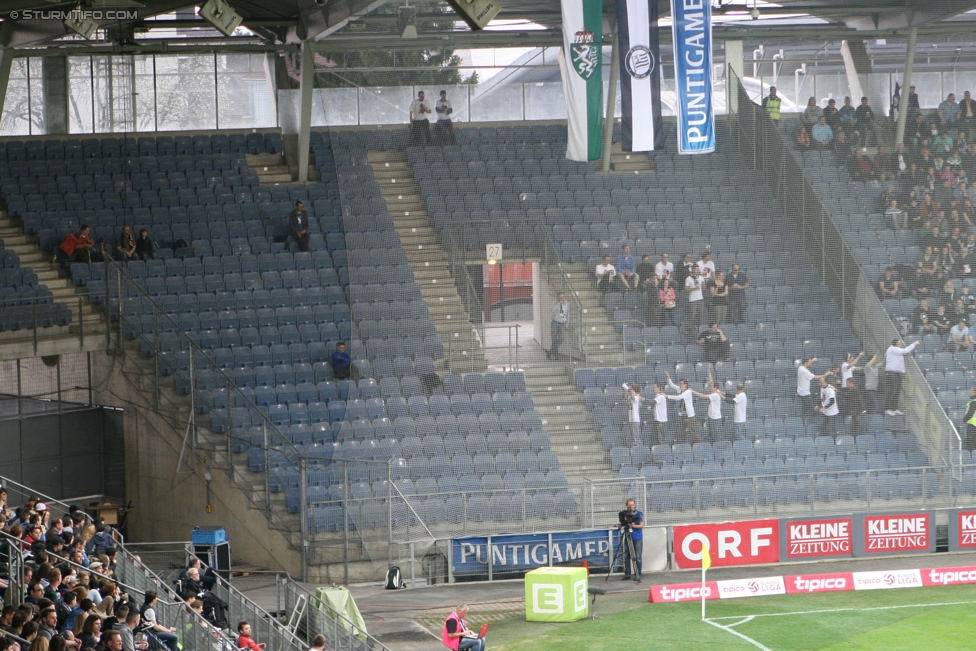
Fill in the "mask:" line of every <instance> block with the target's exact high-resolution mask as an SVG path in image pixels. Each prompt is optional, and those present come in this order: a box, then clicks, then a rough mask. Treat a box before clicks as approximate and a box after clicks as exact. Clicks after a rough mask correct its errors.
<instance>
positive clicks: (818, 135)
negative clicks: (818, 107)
mask: <svg viewBox="0 0 976 651" xmlns="http://www.w3.org/2000/svg"><path fill="white" fill-rule="evenodd" d="M810 135H811V136H813V140H814V142H816V143H817V146H818V147H820V148H821V149H826V148H827V147H830V146H831V145H833V143H834V130H833V129H831V128H830V125H829V124H827V118H825V117H824V116H822V115H821V116H820V120H818V121H817V123H816V124H815V125H813V129H812V130H811V131H810Z"/></svg>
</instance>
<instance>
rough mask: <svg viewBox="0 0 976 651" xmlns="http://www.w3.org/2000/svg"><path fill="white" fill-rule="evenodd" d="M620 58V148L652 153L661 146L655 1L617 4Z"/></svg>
mask: <svg viewBox="0 0 976 651" xmlns="http://www.w3.org/2000/svg"><path fill="white" fill-rule="evenodd" d="M617 52H618V53H619V55H620V82H621V83H620V104H621V110H622V112H623V120H622V122H621V136H622V138H621V139H622V142H621V146H622V147H623V150H624V151H654V150H655V149H661V148H662V147H663V146H664V131H663V125H662V120H661V71H660V70H659V69H658V63H659V62H660V49H659V47H658V36H657V0H617Z"/></svg>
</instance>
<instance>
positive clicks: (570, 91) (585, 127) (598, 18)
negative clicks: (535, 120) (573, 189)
mask: <svg viewBox="0 0 976 651" xmlns="http://www.w3.org/2000/svg"><path fill="white" fill-rule="evenodd" d="M562 14H563V49H562V50H560V51H559V72H560V75H561V76H562V80H563V92H564V93H565V95H566V112H567V120H566V127H567V132H568V139H567V143H566V158H569V159H572V160H578V161H586V160H597V159H599V158H600V156H601V155H602V153H603V0H562Z"/></svg>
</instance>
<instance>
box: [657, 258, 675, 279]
mask: <svg viewBox="0 0 976 651" xmlns="http://www.w3.org/2000/svg"><path fill="white" fill-rule="evenodd" d="M673 273H674V263H673V262H671V260H670V259H668V254H667V253H662V254H661V260H660V261H659V262H658V263H657V264H656V265H654V275H655V276H657V277H658V280H668V279H669V278H671V274H673Z"/></svg>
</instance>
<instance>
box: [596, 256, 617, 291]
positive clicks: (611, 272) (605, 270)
mask: <svg viewBox="0 0 976 651" xmlns="http://www.w3.org/2000/svg"><path fill="white" fill-rule="evenodd" d="M595 275H596V288H597V289H599V290H600V291H601V292H609V291H611V290H612V289H613V279H614V277H615V276H616V275H617V270H616V269H614V267H613V265H612V264H610V255H609V254H608V255H604V256H603V259H602V261H601V262H600V264H598V265H597V266H596V272H595Z"/></svg>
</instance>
